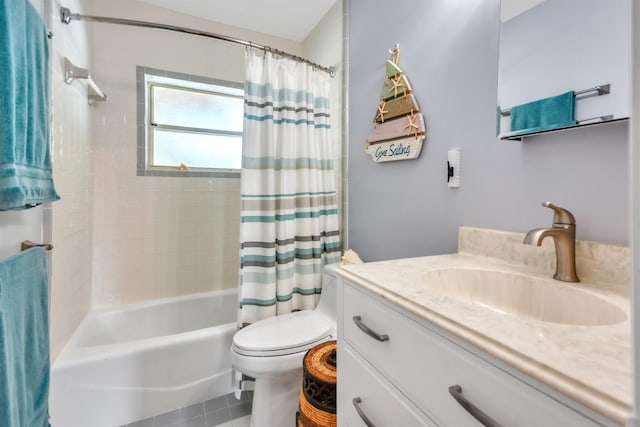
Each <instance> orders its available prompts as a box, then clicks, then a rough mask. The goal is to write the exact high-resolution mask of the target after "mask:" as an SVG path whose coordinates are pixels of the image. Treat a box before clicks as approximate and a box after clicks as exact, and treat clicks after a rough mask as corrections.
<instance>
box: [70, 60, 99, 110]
mask: <svg viewBox="0 0 640 427" xmlns="http://www.w3.org/2000/svg"><path fill="white" fill-rule="evenodd" d="M75 79H86V80H87V83H89V87H91V89H92V90H93V92H94V93H89V105H93V103H94V102H95V101H106V100H107V95H106V94H105V93H104V92H103V91H102V90H101V89H100V88H99V87H98V85H97V84H96V82H94V81H93V79H92V78H91V74H90V73H89V70H87V69H86V68H80V67H76V66H75V65H73V64H72V63H71V61H69V59H68V58H66V57H65V58H64V82H65V83H66V84H68V85H70V84H71V83H73V81H74V80H75Z"/></svg>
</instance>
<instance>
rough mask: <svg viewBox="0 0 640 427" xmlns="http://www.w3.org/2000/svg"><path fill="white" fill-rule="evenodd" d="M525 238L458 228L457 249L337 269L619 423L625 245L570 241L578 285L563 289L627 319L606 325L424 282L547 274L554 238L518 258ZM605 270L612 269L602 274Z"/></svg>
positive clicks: (626, 379) (624, 362) (626, 404)
mask: <svg viewBox="0 0 640 427" xmlns="http://www.w3.org/2000/svg"><path fill="white" fill-rule="evenodd" d="M523 236H524V234H521V233H510V232H500V231H495V230H483V229H477V228H467V227H462V228H461V229H460V242H459V251H460V252H459V253H457V254H451V255H437V256H428V257H420V258H409V259H399V260H390V261H380V262H371V263H364V264H354V265H346V266H342V268H341V269H340V274H341V275H342V276H343V277H345V278H346V279H348V280H349V281H351V282H353V283H356V284H358V285H360V286H362V287H363V288H366V289H368V290H369V291H371V292H373V293H374V294H377V295H379V296H381V297H382V298H384V299H386V300H388V301H390V302H392V303H394V304H396V305H398V306H399V307H400V308H402V309H405V310H406V311H407V312H409V313H411V314H413V315H415V316H417V317H419V318H421V319H424V320H426V321H428V322H431V323H433V324H435V325H437V326H439V327H441V328H442V329H444V330H446V331H448V332H449V333H451V334H454V335H456V336H458V337H460V338H462V339H464V340H465V341H466V342H469V343H470V344H472V345H474V346H476V347H477V348H479V349H481V350H483V351H485V352H486V353H488V354H490V355H492V356H494V357H496V358H497V359H499V360H501V361H503V362H505V363H507V364H508V365H510V366H513V367H514V368H516V369H518V370H519V371H521V372H523V373H524V374H526V375H528V376H530V377H532V378H534V379H536V380H538V381H540V382H542V383H544V384H546V385H548V386H549V387H551V388H553V389H555V390H557V391H559V392H561V393H563V394H565V395H567V396H569V397H570V398H572V399H574V400H575V401H577V402H579V403H581V404H583V405H585V406H586V407H588V408H591V409H592V410H594V411H595V412H597V413H600V414H602V415H604V416H605V417H607V418H609V419H611V420H612V421H614V422H616V423H618V424H620V425H624V424H625V421H626V418H627V417H628V416H629V414H630V413H631V411H632V403H631V399H632V390H631V378H632V377H631V323H630V300H629V292H630V290H629V288H630V279H629V277H630V276H629V266H628V263H629V252H628V248H625V247H623V246H617V245H603V244H599V243H595V242H577V244H576V252H577V262H576V263H577V266H578V274H579V275H580V278H581V283H578V284H570V285H568V286H578V287H580V288H581V289H582V290H583V291H585V292H588V293H591V294H593V295H597V296H598V297H599V298H601V299H605V300H607V301H609V302H610V303H613V304H615V305H617V306H618V307H619V308H620V309H621V310H623V311H624V313H625V314H626V317H627V318H626V320H624V321H622V322H619V323H614V324H609V325H602V326H581V325H570V324H560V323H551V322H545V321H540V320H535V319H527V318H523V317H517V316H514V315H509V314H504V313H500V312H496V311H493V310H489V309H487V308H486V307H482V306H480V305H475V304H467V303H463V302H460V301H459V300H456V299H453V298H451V297H449V296H446V295H443V294H442V293H439V292H437V291H436V290H433V289H429V287H428V286H427V285H426V284H425V283H424V280H423V277H424V275H425V274H426V273H427V272H429V271H432V270H441V269H450V268H477V269H491V270H494V271H502V272H505V273H516V274H522V273H525V274H526V275H528V276H531V277H536V278H541V279H548V278H550V277H551V275H552V274H553V271H551V273H550V272H549V266H553V265H555V256H554V252H553V243H552V242H551V246H547V245H543V247H542V248H539V247H533V246H532V247H526V248H524V249H523V250H524V251H532V252H531V254H530V256H524V257H523V256H522V253H521V248H520V246H525V245H522V243H521V242H522V237H523ZM546 240H550V239H546ZM488 252H490V253H491V255H492V256H488V255H489V254H488ZM525 255H526V254H525ZM523 260H524V261H523ZM609 268H610V269H612V271H611V272H607V271H604V270H606V269H609ZM541 270H542V271H541ZM613 270H615V271H613ZM603 278H607V279H606V281H605V280H604V279H603ZM560 283H561V284H563V285H564V282H560ZM571 309H572V308H571V301H567V310H571Z"/></svg>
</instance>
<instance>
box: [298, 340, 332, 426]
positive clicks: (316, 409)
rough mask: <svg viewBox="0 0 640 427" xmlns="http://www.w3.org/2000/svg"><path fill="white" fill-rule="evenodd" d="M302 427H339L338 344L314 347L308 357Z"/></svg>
mask: <svg viewBox="0 0 640 427" xmlns="http://www.w3.org/2000/svg"><path fill="white" fill-rule="evenodd" d="M296 425H297V426H298V427H335V426H336V425H337V423H336V342H335V341H327V342H325V343H322V344H319V345H317V346H315V347H313V348H312V349H311V350H309V351H308V352H307V354H306V355H305V356H304V361H303V378H302V389H301V390H300V404H299V406H298V412H297V414H296Z"/></svg>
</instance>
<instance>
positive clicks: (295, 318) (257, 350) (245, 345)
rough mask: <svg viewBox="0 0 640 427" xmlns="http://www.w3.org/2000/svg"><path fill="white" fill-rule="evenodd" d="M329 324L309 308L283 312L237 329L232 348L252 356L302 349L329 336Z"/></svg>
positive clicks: (272, 354) (330, 334)
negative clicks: (283, 313) (289, 312)
mask: <svg viewBox="0 0 640 427" xmlns="http://www.w3.org/2000/svg"><path fill="white" fill-rule="evenodd" d="M332 326H333V325H332V324H331V322H330V321H329V320H327V319H326V318H325V317H323V316H319V315H318V314H317V313H315V312H314V311H313V310H308V311H300V312H296V313H291V314H285V315H281V316H276V317H272V318H270V319H265V320H262V321H260V322H257V323H255V324H253V325H249V326H247V327H245V328H243V329H241V330H239V331H238V332H236V334H235V335H234V337H233V344H232V348H233V350H234V351H235V352H236V353H238V354H242V355H245V356H256V357H259V356H282V355H287V354H293V353H300V352H305V351H307V350H309V349H310V348H312V347H313V346H314V345H316V344H319V343H321V342H324V341H327V340H328V339H330V338H331V336H332V332H333V331H332V329H333V328H332Z"/></svg>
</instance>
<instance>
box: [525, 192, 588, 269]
mask: <svg viewBox="0 0 640 427" xmlns="http://www.w3.org/2000/svg"><path fill="white" fill-rule="evenodd" d="M542 206H545V207H547V208H549V209H553V224H552V226H551V228H536V229H535V230H531V231H529V232H528V233H527V235H526V236H525V237H524V242H523V243H525V244H527V245H536V246H540V245H541V244H542V241H543V240H544V238H545V237H548V236H549V237H551V238H553V243H554V244H555V247H556V274H554V275H553V278H554V279H557V280H563V281H565V282H579V281H580V279H578V275H577V274H576V219H575V218H574V216H573V214H572V213H571V212H569V211H568V210H566V209H563V208H560V207H558V206H555V205H553V204H552V203H551V202H543V203H542Z"/></svg>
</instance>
